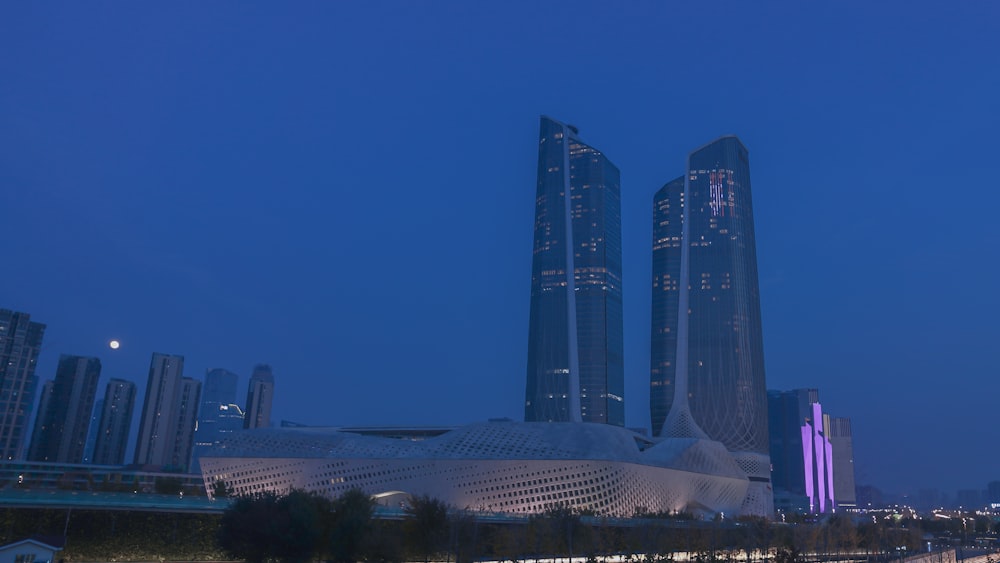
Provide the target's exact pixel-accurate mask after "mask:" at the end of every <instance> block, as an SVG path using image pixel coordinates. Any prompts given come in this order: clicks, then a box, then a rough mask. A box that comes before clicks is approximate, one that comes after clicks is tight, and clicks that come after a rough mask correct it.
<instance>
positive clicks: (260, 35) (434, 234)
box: [0, 0, 1000, 493]
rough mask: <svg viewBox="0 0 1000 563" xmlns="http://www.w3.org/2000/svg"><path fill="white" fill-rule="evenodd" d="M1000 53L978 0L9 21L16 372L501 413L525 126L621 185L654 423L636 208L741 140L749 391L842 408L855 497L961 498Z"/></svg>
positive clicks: (527, 212) (87, 11)
mask: <svg viewBox="0 0 1000 563" xmlns="http://www.w3.org/2000/svg"><path fill="white" fill-rule="evenodd" d="M872 4H879V5H877V6H876V5H872ZM998 37H1000V5H998V4H996V3H995V2H990V1H986V0H983V1H971V2H961V3H958V2H956V3H930V2H901V1H900V2H886V3H869V2H861V1H858V2H772V3H756V2H736V1H733V2H707V3H701V2H698V3H696V2H690V3H680V2H655V3H654V2H647V3H644V2H635V3H628V4H625V5H624V7H623V6H620V5H618V4H617V3H610V2H608V3H586V2H583V3H569V2H566V3H563V2H543V3H537V5H536V3H534V2H524V3H515V4H514V5H508V3H485V2H455V3H448V2H439V1H435V2H398V3H395V2H365V3H362V2H353V3H352V2H315V3H308V2H298V3H293V4H292V5H288V4H268V5H254V4H251V3H244V2H239V3H237V2H208V3H202V2H192V3H170V4H168V5H163V4H156V3H148V2H140V3H125V2H119V3H107V4H102V3H66V4H64V5H61V6H53V5H51V4H47V3H36V2H27V3H24V2H7V3H4V4H3V6H0V257H2V259H3V266H2V270H0V272H2V275H0V307H3V308H9V309H14V310H20V311H25V312H29V313H31V315H32V318H33V319H34V320H36V321H38V322H42V323H45V324H47V325H48V329H47V331H46V336H45V345H44V348H43V351H42V356H41V360H40V361H39V366H38V371H37V375H38V376H39V378H40V380H42V381H44V380H46V379H50V378H52V377H53V376H54V374H55V366H56V361H57V359H58V356H59V354H60V353H71V354H82V355H97V356H99V357H100V358H101V359H102V361H103V363H104V372H103V375H102V383H101V385H100V387H99V391H98V393H99V396H101V395H103V391H104V381H106V380H107V379H108V378H110V377H123V378H127V379H131V380H133V381H135V382H136V383H137V384H139V391H140V398H139V400H138V401H137V406H136V409H137V411H139V410H141V396H142V395H141V394H142V392H143V389H144V388H145V383H146V374H147V370H148V366H149V358H150V354H151V353H152V352H154V351H156V352H165V353H171V354H181V355H183V356H184V357H185V359H186V360H185V375H187V376H190V377H195V378H198V379H201V378H203V376H204V373H205V370H206V369H207V368H213V367H224V368H227V369H230V370H233V371H236V372H237V373H239V374H240V375H241V381H240V393H241V395H242V394H243V393H244V390H245V386H246V383H247V379H248V377H249V374H250V371H251V369H252V367H253V365H254V364H255V363H259V362H266V363H270V364H271V365H272V366H273V368H274V373H275V380H276V391H275V394H276V397H275V406H274V410H275V413H274V419H275V420H276V421H277V420H281V419H287V420H294V421H297V422H302V423H307V424H317V425H395V424H409V425H439V424H448V425H451V424H462V423H467V422H472V421H477V420H483V419H485V418H488V417H504V416H506V417H510V418H513V419H518V420H519V419H521V418H522V417H523V400H524V385H525V367H526V355H527V329H528V300H529V284H530V269H531V245H532V240H531V237H532V221H533V213H534V194H535V172H536V170H535V167H536V158H537V135H538V116H539V115H540V114H547V115H551V116H552V117H554V118H556V119H559V120H561V121H565V122H568V123H572V124H575V125H577V126H578V127H579V128H580V135H581V138H582V139H583V140H584V141H586V142H587V143H589V144H592V145H593V146H595V147H598V148H599V149H601V150H603V151H604V152H605V154H606V155H607V156H608V157H609V158H610V159H611V161H612V162H614V163H615V164H616V165H617V166H618V167H619V168H620V169H621V175H622V223H623V225H624V232H623V237H624V248H623V254H624V260H625V263H624V299H625V339H626V344H625V347H626V359H625V361H626V363H625V369H626V379H627V381H626V392H627V394H626V409H627V423H628V425H629V426H632V427H648V426H649V407H648V400H649V399H648V380H649V323H650V312H649V307H650V293H651V289H650V260H651V255H650V253H651V236H652V235H651V232H652V226H651V217H652V197H653V193H654V192H655V191H656V190H657V189H659V188H660V187H661V186H662V185H663V184H664V183H665V182H667V181H668V180H671V179H673V178H675V177H677V176H679V175H681V174H682V173H683V171H684V162H685V156H686V154H687V153H688V151H690V150H691V149H693V148H695V147H697V146H700V145H702V144H704V143H706V142H708V141H710V140H712V139H714V138H716V137H718V136H720V135H723V134H731V133H735V134H737V135H739V136H740V138H741V139H742V141H743V142H744V143H745V144H746V146H747V147H748V148H749V150H750V163H751V174H752V179H753V198H754V207H755V209H754V211H755V221H756V231H757V249H758V253H757V254H758V259H759V269H760V283H761V294H762V307H763V320H764V347H765V356H766V360H765V361H766V370H767V383H768V388H771V389H791V388H798V387H816V388H819V390H820V399H821V402H822V403H823V406H824V408H825V410H827V411H828V412H830V413H832V414H833V415H836V416H848V417H850V418H851V419H852V420H853V425H854V435H855V460H856V467H857V479H858V482H859V483H861V484H866V483H867V484H875V485H877V486H879V487H881V488H883V489H886V490H889V491H895V492H900V493H903V492H915V491H917V490H918V489H921V488H929V487H937V488H941V489H943V490H946V491H954V490H955V489H982V488H985V484H986V482H987V481H990V480H995V479H1000V449H998V447H997V446H996V444H997V440H996V435H997V431H998V428H1000V418H998V416H997V412H998V411H1000V407H998V404H1000V401H998V399H1000V377H998V376H1000V373H998V367H997V365H998V360H997V353H996V351H997V347H998V344H997V342H998V336H1000V328H998V327H1000V325H998V322H997V320H998V319H1000V293H998V291H997V278H998V273H1000V261H998V248H1000V235H998V229H997V222H996V218H995V215H994V212H995V210H996V209H997V207H998V205H1000V190H998V187H1000V186H998V181H997V175H996V166H997V162H998V156H997V148H998V137H997V131H998V130H1000V71H998V64H1000V62H998V61H1000V39H998ZM111 338H117V339H120V340H121V342H122V347H121V349H119V350H117V351H114V352H112V351H111V350H110V349H109V348H108V346H107V342H108V341H109V340H110V339H111ZM242 400H243V397H242V396H241V397H240V401H241V402H242ZM137 417H138V413H137ZM135 424H136V423H135V422H133V426H135ZM133 431H134V430H133Z"/></svg>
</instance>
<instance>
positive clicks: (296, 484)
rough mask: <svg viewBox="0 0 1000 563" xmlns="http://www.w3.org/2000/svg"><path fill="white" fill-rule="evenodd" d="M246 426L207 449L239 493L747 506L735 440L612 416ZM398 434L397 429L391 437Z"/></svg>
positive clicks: (214, 466) (611, 506)
mask: <svg viewBox="0 0 1000 563" xmlns="http://www.w3.org/2000/svg"><path fill="white" fill-rule="evenodd" d="M377 434H378V433H373V432H370V431H369V432H362V431H350V430H337V429H326V428H282V429H258V430H249V431H242V432H237V433H234V434H232V435H231V436H229V437H227V438H225V439H224V440H223V442H222V443H221V444H219V445H218V446H216V448H215V450H214V452H213V453H210V454H207V456H206V457H203V458H201V467H202V474H203V476H204V479H205V488H206V490H207V491H208V492H209V494H212V491H213V490H214V487H213V485H214V483H215V482H216V481H219V480H221V481H224V482H225V483H226V484H227V486H228V487H230V488H231V489H232V490H233V491H234V492H235V493H236V494H253V493H257V492H260V491H265V490H267V491H274V492H278V493H283V492H287V491H289V490H291V489H293V488H294V489H304V490H307V491H314V492H317V493H320V494H323V495H326V496H330V497H336V496H338V495H340V494H342V493H343V492H345V491H347V490H349V489H352V488H358V489H361V490H363V491H364V492H366V493H368V494H369V495H372V496H374V497H376V498H398V497H399V496H405V495H430V496H431V497H434V498H437V499H440V500H442V501H444V502H445V503H447V504H449V505H451V506H454V507H457V508H466V509H471V510H479V511H487V512H495V513H505V514H514V515H517V514H522V515H523V514H532V513H539V512H543V511H545V510H547V509H550V508H554V507H560V506H561V507H568V508H576V509H586V510H591V511H593V512H595V513H597V514H606V515H610V516H622V517H625V516H632V515H634V514H636V512H642V511H652V512H658V511H689V512H693V513H696V514H706V515H713V514H716V513H719V512H723V513H730V514H734V513H737V512H738V511H739V509H740V507H741V505H742V503H743V500H744V498H745V496H746V491H747V488H748V484H749V481H748V480H747V477H746V475H745V474H744V472H743V471H742V470H741V469H740V468H739V466H738V465H737V464H736V463H735V461H734V460H733V458H732V456H731V455H730V454H729V452H727V451H726V449H725V447H724V446H722V445H721V444H720V443H718V442H713V441H709V440H699V439H693V438H684V439H665V440H659V441H652V440H650V439H648V438H646V437H643V436H641V435H639V434H636V433H635V432H632V431H629V430H626V429H624V428H619V427H616V426H612V425H607V424H587V423H530V422H527V423H521V422H511V421H490V422H484V423H478V424H471V425H468V426H463V427H460V428H457V429H454V430H450V431H444V432H443V433H440V434H438V435H432V436H430V437H423V436H421V437H420V439H413V437H414V436H415V435H416V433H410V432H406V431H402V432H398V431H397V432H385V433H383V435H377ZM389 436H393V437H389Z"/></svg>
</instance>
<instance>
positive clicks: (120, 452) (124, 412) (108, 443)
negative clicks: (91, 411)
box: [92, 379, 136, 465]
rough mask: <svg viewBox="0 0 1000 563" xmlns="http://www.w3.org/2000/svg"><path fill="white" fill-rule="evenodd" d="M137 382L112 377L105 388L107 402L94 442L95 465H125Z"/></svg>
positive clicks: (102, 410)
mask: <svg viewBox="0 0 1000 563" xmlns="http://www.w3.org/2000/svg"><path fill="white" fill-rule="evenodd" d="M135 392H136V391H135V383H132V382H131V381H126V380H124V379H112V380H111V381H109V382H108V386H107V387H106V388H105V391H104V405H103V408H102V409H101V413H100V419H99V420H100V421H99V422H98V431H97V439H96V441H95V442H94V457H93V459H92V462H93V463H94V464H95V465H122V464H123V463H125V449H126V447H127V446H128V435H129V432H130V431H131V430H132V411H133V410H134V408H135Z"/></svg>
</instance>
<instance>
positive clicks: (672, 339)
mask: <svg viewBox="0 0 1000 563" xmlns="http://www.w3.org/2000/svg"><path fill="white" fill-rule="evenodd" d="M538 142H539V147H538V186H537V192H536V196H535V224H534V246H533V255H534V256H533V260H532V268H531V310H530V320H529V323H530V324H529V331H528V334H529V336H528V372H527V389H526V393H525V420H526V421H567V422H573V421H576V422H597V423H607V424H614V425H618V426H623V425H624V424H625V408H624V395H625V392H624V391H625V389H624V388H625V382H624V379H625V371H624V357H623V356H624V352H623V348H624V346H623V329H622V324H623V323H622V237H621V203H620V202H621V198H620V193H621V192H620V188H621V187H620V182H619V171H618V169H617V168H616V167H615V165H614V164H612V163H611V161H610V160H608V158H607V157H606V156H605V155H604V154H603V153H602V152H601V151H600V150H598V149H596V148H594V147H593V146H590V145H588V144H586V143H584V142H583V141H582V140H581V139H580V137H579V132H578V130H577V129H576V128H575V127H573V126H572V125H567V124H563V123H560V122H558V121H556V120H554V119H551V118H548V117H544V116H543V117H542V118H541V130H540V134H539V141H538ZM652 260H653V276H652V277H653V280H652V287H653V300H652V326H651V339H652V340H651V358H650V416H651V420H652V431H653V434H654V435H656V436H663V437H668V436H669V437H676V438H685V437H691V438H709V439H711V440H715V441H718V442H721V443H723V444H724V445H725V446H726V448H727V449H728V450H729V451H730V452H731V453H732V454H733V456H734V458H735V459H736V461H737V463H738V464H739V465H740V467H741V468H742V469H743V470H744V471H745V472H746V473H747V475H748V478H749V479H750V484H751V487H750V492H749V493H748V498H747V500H746V501H745V503H744V506H745V508H746V509H749V510H750V511H751V512H758V511H764V512H769V511H770V506H771V498H770V497H771V494H770V489H771V486H770V462H769V456H768V435H767V411H766V409H767V390H766V387H765V382H764V353H763V342H762V335H761V315H760V292H759V284H758V277H757V254H756V245H755V241H754V225H753V205H752V202H751V193H750V163H749V159H748V155H747V149H746V147H744V146H743V144H742V143H741V142H740V140H739V139H737V138H736V137H734V136H726V137H721V138H719V139H716V140H715V141H712V142H711V143H709V144H707V145H704V146H702V147H700V148H698V149H696V150H694V151H692V152H691V153H690V154H689V155H688V158H687V165H686V169H685V170H684V174H683V175H682V176H680V177H679V178H677V179H675V180H672V181H670V182H668V183H667V184H666V185H664V186H663V188H662V189H660V190H659V191H658V192H656V195H655V196H654V198H653V252H652Z"/></svg>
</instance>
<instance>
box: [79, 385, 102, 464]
mask: <svg viewBox="0 0 1000 563" xmlns="http://www.w3.org/2000/svg"><path fill="white" fill-rule="evenodd" d="M102 412H104V399H97V401H95V402H94V410H93V412H92V413H91V414H90V427H89V429H88V430H87V445H86V446H84V448H83V462H84V463H94V447H95V446H97V433H98V432H100V428H101V413H102Z"/></svg>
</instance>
